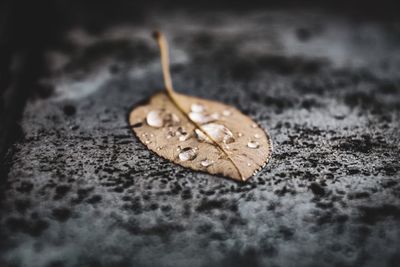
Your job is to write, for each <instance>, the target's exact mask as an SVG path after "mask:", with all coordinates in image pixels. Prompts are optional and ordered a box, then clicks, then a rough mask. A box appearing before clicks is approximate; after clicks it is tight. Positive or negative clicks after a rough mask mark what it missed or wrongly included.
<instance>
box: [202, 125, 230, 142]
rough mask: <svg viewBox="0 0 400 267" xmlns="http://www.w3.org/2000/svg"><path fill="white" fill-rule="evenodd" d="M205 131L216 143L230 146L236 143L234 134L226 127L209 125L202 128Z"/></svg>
mask: <svg viewBox="0 0 400 267" xmlns="http://www.w3.org/2000/svg"><path fill="white" fill-rule="evenodd" d="M202 128H203V130H204V131H205V132H206V133H207V134H208V135H209V136H211V138H212V139H213V140H214V141H216V142H224V143H225V144H230V143H232V142H234V141H235V139H234V138H233V134H232V132H231V131H230V130H229V129H228V128H226V127H225V126H224V125H221V124H217V123H209V124H206V125H203V126H202Z"/></svg>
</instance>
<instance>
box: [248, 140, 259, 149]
mask: <svg viewBox="0 0 400 267" xmlns="http://www.w3.org/2000/svg"><path fill="white" fill-rule="evenodd" d="M247 146H248V147H249V148H259V147H260V144H259V143H258V142H256V141H250V142H248V143H247Z"/></svg>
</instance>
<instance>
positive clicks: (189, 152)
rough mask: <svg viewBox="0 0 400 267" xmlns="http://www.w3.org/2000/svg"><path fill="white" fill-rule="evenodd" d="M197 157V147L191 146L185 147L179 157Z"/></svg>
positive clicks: (188, 158)
mask: <svg viewBox="0 0 400 267" xmlns="http://www.w3.org/2000/svg"><path fill="white" fill-rule="evenodd" d="M196 157H197V149H195V148H191V147H185V148H183V149H182V150H181V152H180V153H179V159H180V160H181V161H188V160H194V159H195V158H196Z"/></svg>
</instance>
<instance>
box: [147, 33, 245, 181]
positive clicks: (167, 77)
mask: <svg viewBox="0 0 400 267" xmlns="http://www.w3.org/2000/svg"><path fill="white" fill-rule="evenodd" d="M153 36H154V38H155V39H156V40H157V43H158V46H159V48H160V55H161V67H162V72H163V77H164V85H165V89H166V90H167V93H168V96H169V98H170V99H171V101H172V102H173V103H174V104H175V106H176V107H177V108H178V109H179V110H180V111H181V112H182V113H183V114H184V115H185V117H186V118H187V119H188V120H189V121H190V122H191V123H193V125H194V126H195V127H196V128H197V129H199V130H200V131H202V132H203V133H204V134H205V135H206V136H207V137H208V138H209V139H210V140H211V141H212V142H213V143H214V145H215V146H216V147H218V148H219V149H220V150H221V151H222V152H223V153H224V154H225V155H226V157H227V158H228V159H229V161H231V162H232V164H233V166H234V167H235V169H236V170H237V172H238V173H239V176H240V179H241V181H245V177H244V176H243V174H242V172H241V171H240V169H239V167H238V166H237V165H236V164H235V162H234V161H233V159H232V157H231V156H230V155H229V154H228V153H227V152H226V151H225V149H224V148H223V147H222V146H221V145H220V144H219V143H218V142H216V141H215V140H214V139H213V138H212V137H211V136H210V135H209V134H208V133H207V132H206V131H205V130H204V129H203V128H202V127H201V125H200V124H198V123H197V122H195V121H193V120H192V119H191V118H190V117H189V115H188V114H187V112H186V111H185V110H184V108H183V107H182V106H181V105H180V104H179V101H178V99H177V97H176V93H175V90H174V88H173V86H172V79H171V72H170V70H169V53H168V42H167V39H166V38H165V36H164V34H163V33H162V32H159V31H156V32H154V34H153Z"/></svg>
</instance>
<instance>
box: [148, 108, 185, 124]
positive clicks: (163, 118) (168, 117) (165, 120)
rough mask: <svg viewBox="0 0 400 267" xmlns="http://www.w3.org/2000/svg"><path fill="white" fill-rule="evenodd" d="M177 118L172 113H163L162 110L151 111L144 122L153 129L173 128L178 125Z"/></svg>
mask: <svg viewBox="0 0 400 267" xmlns="http://www.w3.org/2000/svg"><path fill="white" fill-rule="evenodd" d="M179 121H180V120H179V117H178V116H177V115H176V114H173V113H165V111H163V110H152V111H150V112H149V113H147V116H146V122H147V124H148V125H150V126H151V127H154V128H161V127H163V126H174V125H177V124H179Z"/></svg>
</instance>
